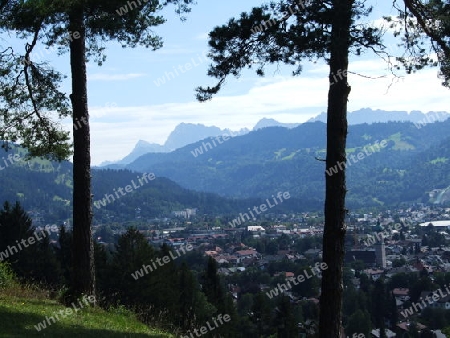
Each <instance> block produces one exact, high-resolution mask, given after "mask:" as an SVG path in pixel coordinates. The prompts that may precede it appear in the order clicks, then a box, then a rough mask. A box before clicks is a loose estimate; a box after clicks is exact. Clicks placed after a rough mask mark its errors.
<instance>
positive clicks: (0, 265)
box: [0, 262, 16, 289]
mask: <svg viewBox="0 0 450 338" xmlns="http://www.w3.org/2000/svg"><path fill="white" fill-rule="evenodd" d="M15 282H16V278H15V276H14V272H13V271H12V269H11V267H10V266H9V265H8V264H7V263H5V262H0V289H3V288H7V287H10V286H12V285H14V284H15Z"/></svg>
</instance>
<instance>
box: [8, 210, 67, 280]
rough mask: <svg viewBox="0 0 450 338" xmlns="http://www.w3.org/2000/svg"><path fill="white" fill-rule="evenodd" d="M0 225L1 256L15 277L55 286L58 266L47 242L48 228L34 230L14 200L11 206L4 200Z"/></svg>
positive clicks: (59, 273)
mask: <svg viewBox="0 0 450 338" xmlns="http://www.w3.org/2000/svg"><path fill="white" fill-rule="evenodd" d="M0 224H1V226H0V252H2V253H3V254H4V255H3V257H1V259H2V260H5V261H6V262H8V263H9V264H10V265H11V268H12V269H13V271H14V272H15V273H16V274H17V276H18V277H19V278H21V279H23V280H27V281H29V282H38V283H43V284H46V285H47V286H50V287H57V286H59V285H60V283H61V279H62V278H61V267H60V264H59V262H58V261H57V259H56V256H55V250H54V248H53V246H52V245H50V236H51V231H37V230H36V228H35V227H33V225H32V222H31V219H30V218H29V216H28V215H27V213H26V212H25V211H24V210H23V209H22V207H21V206H20V204H19V203H18V202H17V203H16V204H14V206H11V205H10V204H9V203H8V202H5V203H4V205H3V209H2V210H1V211H0ZM36 234H37V236H36ZM30 238H32V239H33V242H31V241H30ZM5 255H7V257H5Z"/></svg>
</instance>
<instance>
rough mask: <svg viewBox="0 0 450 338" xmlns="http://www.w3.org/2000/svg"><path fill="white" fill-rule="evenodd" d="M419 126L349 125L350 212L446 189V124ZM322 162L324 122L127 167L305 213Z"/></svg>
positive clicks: (316, 193)
mask: <svg viewBox="0 0 450 338" xmlns="http://www.w3.org/2000/svg"><path fill="white" fill-rule="evenodd" d="M431 121H432V119H431V118H429V122H431ZM422 122H423V123H422ZM425 122H426V121H422V120H418V122H417V123H411V122H388V123H372V124H358V125H351V126H350V127H349V134H348V139H347V154H348V158H349V159H350V158H353V160H352V162H350V160H349V162H348V171H347V175H348V176H347V177H348V184H347V186H348V188H349V193H348V197H347V201H348V205H349V207H363V206H375V205H380V204H386V205H393V204H396V203H401V202H402V201H408V202H411V201H422V202H426V201H428V200H429V196H428V192H429V191H432V190H434V189H444V188H445V187H448V186H449V185H450V147H448V144H449V143H450V137H449V136H448V130H449V128H450V119H447V120H446V121H444V122H438V123H429V122H428V123H425ZM382 140H383V141H385V143H386V144H387V146H386V147H385V148H383V149H382V150H380V151H376V152H373V153H371V154H370V155H365V153H364V149H366V148H367V147H369V149H370V147H371V145H373V144H376V143H377V141H378V142H381V141H382ZM199 149H202V152H199V151H198V150H199ZM352 156H353V157H352ZM361 156H362V158H363V159H362V160H361ZM425 157H426V158H427V161H426V162H424V163H421V161H422V162H423V158H425ZM324 158H326V124H324V123H322V122H311V123H303V124H301V125H299V126H298V127H296V128H290V129H288V128H282V127H266V128H262V129H258V130H256V131H252V132H250V133H248V134H246V135H244V136H239V137H233V138H232V139H230V140H228V141H226V142H222V143H220V144H219V143H216V144H213V142H212V140H202V141H199V142H197V143H194V144H191V145H188V146H185V147H183V148H180V149H177V150H175V151H173V152H171V153H164V154H163V153H159V154H155V153H149V154H146V155H143V156H141V157H139V158H138V159H137V160H136V161H134V162H132V163H131V164H129V165H127V166H126V168H127V169H129V170H134V171H138V172H149V171H151V172H154V173H155V174H156V175H159V176H164V177H167V178H169V179H171V180H173V181H175V182H177V183H178V184H180V185H181V186H183V187H185V188H187V189H192V190H196V191H203V192H212V193H217V194H219V195H221V196H224V197H232V198H249V197H259V198H267V196H271V194H274V193H276V192H277V191H289V192H290V194H291V196H293V197H296V198H298V199H300V200H301V201H302V203H303V206H304V207H309V208H311V209H312V208H313V206H315V205H320V203H322V202H323V194H324V188H325V187H324V181H325V180H324V169H325V167H324V163H323V162H322V161H318V160H317V159H324ZM355 158H356V160H355ZM422 167H423V168H424V169H423V170H419V168H422Z"/></svg>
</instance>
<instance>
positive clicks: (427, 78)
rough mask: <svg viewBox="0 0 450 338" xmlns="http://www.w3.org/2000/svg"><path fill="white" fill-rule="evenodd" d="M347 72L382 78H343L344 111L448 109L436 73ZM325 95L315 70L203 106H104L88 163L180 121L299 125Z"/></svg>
mask: <svg viewBox="0 0 450 338" xmlns="http://www.w3.org/2000/svg"><path fill="white" fill-rule="evenodd" d="M350 70H351V71H353V72H355V73H360V74H362V75H364V76H368V77H379V76H380V75H386V77H384V78H378V79H369V78H366V77H361V76H358V75H354V74H349V77H348V80H349V83H350V85H351V87H352V90H351V93H350V97H349V102H348V109H349V111H354V110H358V109H361V108H364V107H371V108H373V109H383V110H403V111H411V110H422V111H424V112H425V111H433V110H434V111H445V110H448V107H449V100H448V95H449V92H448V89H446V88H444V87H442V86H441V85H440V81H439V79H437V78H436V74H437V69H436V68H432V69H427V70H424V71H421V72H419V73H417V74H412V75H407V76H405V77H404V78H400V79H394V80H395V81H394V82H393V77H392V75H389V72H388V71H387V69H386V64H385V63H384V62H383V61H382V60H359V61H355V62H351V63H350ZM233 81H236V80H234V79H230V80H229V83H227V85H226V87H228V88H232V87H233V85H234V82H233ZM224 89H225V88H224ZM327 94H328V69H327V67H326V66H323V65H317V66H315V67H314V68H311V69H309V70H305V72H304V74H303V75H301V76H299V77H284V76H276V77H267V78H254V80H253V86H252V87H251V88H250V89H249V90H247V91H246V92H245V93H243V94H240V95H229V96H227V95H225V94H223V95H221V96H217V97H215V98H214V99H213V100H212V101H208V102H205V103H198V102H196V101H190V102H181V103H166V104H160V105H147V106H128V107H119V106H117V105H116V104H115V103H107V104H105V105H104V106H103V107H91V117H92V118H91V132H92V136H91V138H92V158H93V164H99V163H100V162H102V161H105V160H118V159H120V158H123V157H124V156H126V155H127V154H128V153H129V152H130V151H131V150H132V149H133V147H134V145H135V144H136V142H137V141H138V140H140V139H143V140H146V141H148V142H153V143H160V144H162V143H164V142H165V140H166V139H167V137H168V135H169V134H170V132H171V131H172V130H173V129H174V128H175V126H176V125H177V124H179V123H181V122H186V123H202V124H205V125H216V126H218V127H220V128H231V129H233V130H237V129H240V128H243V127H247V128H249V129H251V128H253V126H254V125H255V124H256V122H257V121H258V120H260V119H261V118H263V117H268V118H274V119H277V120H279V121H280V122H297V123H300V122H305V121H306V120H308V119H309V118H311V117H313V116H316V115H318V114H319V113H321V112H323V111H326V106H327ZM68 127H70V125H69V124H68Z"/></svg>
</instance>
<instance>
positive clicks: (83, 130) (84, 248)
mask: <svg viewBox="0 0 450 338" xmlns="http://www.w3.org/2000/svg"><path fill="white" fill-rule="evenodd" d="M69 31H70V32H72V33H74V32H78V33H79V36H80V37H79V38H73V39H72V40H71V42H70V68H71V73H72V94H71V95H70V98H71V100H72V107H73V122H74V123H73V141H74V142H73V143H74V155H73V249H72V250H73V274H72V290H71V291H72V296H74V297H79V296H80V295H81V294H86V295H95V273H94V243H93V241H92V233H91V223H92V207H91V156H90V131H89V112H88V103H87V79H86V59H85V58H86V46H85V37H86V31H85V26H84V22H83V8H82V7H80V8H75V9H73V10H72V11H71V13H70V15H69ZM73 36H75V37H77V36H78V35H76V34H73Z"/></svg>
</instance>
